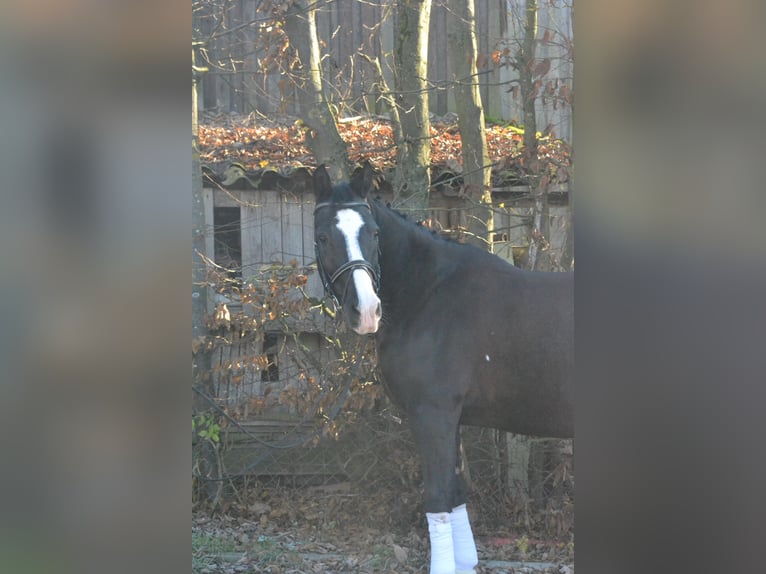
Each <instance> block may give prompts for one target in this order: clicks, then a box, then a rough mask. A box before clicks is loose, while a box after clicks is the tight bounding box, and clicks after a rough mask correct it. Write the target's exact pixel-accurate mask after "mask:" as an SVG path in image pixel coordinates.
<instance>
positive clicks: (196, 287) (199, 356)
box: [191, 51, 221, 504]
mask: <svg viewBox="0 0 766 574" xmlns="http://www.w3.org/2000/svg"><path fill="white" fill-rule="evenodd" d="M192 69H193V80H192V294H191V295H192V308H191V311H192V341H193V342H195V341H196V342H200V341H204V340H205V339H206V338H207V335H208V333H207V327H206V325H205V315H206V314H207V284H206V283H207V266H206V264H205V261H204V260H203V258H202V257H201V254H204V253H205V234H206V233H207V232H208V225H210V224H212V222H207V221H205V202H204V198H203V193H202V167H201V162H200V156H199V133H198V127H199V126H198V121H197V80H198V74H197V68H196V67H195V65H194V51H192ZM192 348H195V345H194V344H193V346H192ZM192 384H193V385H199V386H200V387H202V388H204V389H205V391H206V392H207V393H206V394H208V396H212V393H211V392H210V391H209V387H210V385H211V383H210V353H209V351H208V350H207V348H206V346H205V345H200V346H199V350H198V351H197V352H193V353H192ZM192 396H193V397H194V399H193V401H194V403H193V405H192V408H193V410H195V411H197V412H205V411H209V410H210V405H208V404H207V403H206V402H205V401H204V400H201V399H200V398H199V395H197V394H192ZM208 442H209V441H204V440H199V441H198V443H203V444H204V446H203V447H202V451H201V454H200V457H201V460H200V469H201V471H202V473H203V474H204V475H206V476H208V477H211V478H218V477H219V475H220V472H221V469H220V468H219V467H218V457H217V453H216V452H215V449H214V448H212V445H210V444H208ZM220 484H221V483H220V481H218V482H213V481H210V482H207V483H206V484H205V493H206V495H207V497H208V500H210V501H211V502H213V503H214V504H216V503H217V502H218V498H219V496H220V492H219V485H220Z"/></svg>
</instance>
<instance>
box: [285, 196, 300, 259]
mask: <svg viewBox="0 0 766 574" xmlns="http://www.w3.org/2000/svg"><path fill="white" fill-rule="evenodd" d="M303 231H304V227H303V205H302V201H301V200H300V199H299V198H296V197H290V196H284V197H283V199H282V229H281V232H282V254H283V261H284V262H285V263H289V262H290V261H291V260H293V259H295V260H296V261H297V262H298V265H305V264H306V260H305V255H304V252H303V248H304V239H303Z"/></svg>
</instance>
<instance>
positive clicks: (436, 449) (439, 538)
mask: <svg viewBox="0 0 766 574" xmlns="http://www.w3.org/2000/svg"><path fill="white" fill-rule="evenodd" d="M458 419H459V415H455V414H452V415H451V416H450V415H449V414H447V413H445V411H444V410H440V409H429V408H421V409H418V412H416V413H415V414H414V416H412V417H411V418H410V420H411V422H412V430H413V435H414V438H415V443H416V445H417V447H418V450H419V451H420V460H421V464H422V467H423V482H424V490H425V501H424V502H425V511H426V520H427V522H428V534H429V538H430V542H431V565H430V574H455V573H456V572H457V571H458V566H457V563H456V552H455V550H456V548H455V542H456V541H458V543H459V544H458V546H459V554H460V556H461V560H460V572H461V573H462V572H464V573H466V574H467V573H470V572H473V566H474V565H475V563H474V564H473V565H471V564H470V561H471V559H470V556H468V558H467V559H466V547H467V543H466V539H465V536H466V527H467V533H468V535H469V536H470V538H471V540H470V545H473V536H472V535H471V534H470V525H469V524H468V515H467V513H465V499H464V497H463V495H462V494H460V493H459V491H460V488H459V483H458V480H459V477H458V474H457V472H456V470H457V462H458V452H457V448H456V442H455V441H456V437H457V432H458V422H457V421H458ZM456 534H457V538H455V535H456ZM473 548H474V553H475V547H473ZM468 554H470V551H469V552H468ZM464 566H468V567H467V568H464Z"/></svg>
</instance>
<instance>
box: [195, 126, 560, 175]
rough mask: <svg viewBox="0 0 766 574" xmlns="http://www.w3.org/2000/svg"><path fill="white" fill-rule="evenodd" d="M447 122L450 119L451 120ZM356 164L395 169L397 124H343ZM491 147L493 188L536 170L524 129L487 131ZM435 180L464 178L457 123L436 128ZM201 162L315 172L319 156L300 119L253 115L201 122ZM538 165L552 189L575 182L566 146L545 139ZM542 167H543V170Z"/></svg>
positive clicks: (220, 167)
mask: <svg viewBox="0 0 766 574" xmlns="http://www.w3.org/2000/svg"><path fill="white" fill-rule="evenodd" d="M446 117H447V116H445V118H446ZM338 130H339V132H340V135H341V137H342V138H343V141H345V142H346V144H347V145H348V153H349V158H350V159H351V161H353V162H361V161H362V160H365V159H367V160H369V161H370V162H372V164H373V165H374V166H375V167H376V168H378V169H381V170H389V169H392V168H393V167H394V164H395V161H396V146H395V145H394V135H393V130H392V128H391V124H390V122H389V121H388V120H386V119H385V118H382V117H359V118H351V119H344V120H341V121H340V122H339V123H338ZM486 133H487V146H488V148H489V154H490V159H491V161H492V164H493V176H492V179H493V185H519V184H524V183H525V182H526V179H525V178H526V175H527V174H528V173H529V171H530V169H534V168H535V167H537V166H535V165H532V164H534V159H530V158H528V157H525V154H524V149H523V137H524V136H523V129H520V128H518V127H514V126H510V125H505V126H504V125H491V126H489V127H487V130H486ZM431 136H432V139H431V161H432V178H434V177H436V176H437V174H438V173H442V172H450V173H453V174H459V173H460V171H461V170H462V167H461V155H460V154H461V140H460V134H459V132H458V126H457V123H456V122H455V121H454V119H452V118H449V119H448V120H447V121H441V120H440V119H438V118H437V119H436V120H434V121H433V122H432V125H431ZM199 140H200V152H201V159H202V162H203V164H204V165H205V166H207V167H208V168H210V169H212V170H213V171H216V172H223V171H224V170H225V169H226V167H227V166H229V165H231V164H232V163H237V164H240V165H241V166H243V167H244V168H245V169H248V170H263V169H266V168H269V167H270V168H272V169H277V168H285V167H290V168H296V167H301V166H306V167H314V166H315V165H316V162H315V161H314V156H313V154H312V153H311V151H310V150H309V148H308V147H307V146H306V144H305V137H304V127H303V124H302V123H301V122H300V120H296V119H295V118H281V119H277V120H263V119H260V118H256V117H255V116H254V115H253V114H251V115H249V116H242V115H234V114H219V115H206V116H205V117H203V119H202V120H201V122H200V127H199ZM537 161H538V162H545V170H546V173H547V177H548V178H549V180H550V182H551V183H559V184H560V183H565V182H566V181H567V180H568V179H569V168H570V165H571V162H570V147H569V145H568V144H567V143H566V142H564V141H563V140H559V139H556V138H553V137H551V136H542V137H541V138H540V141H539V146H538V157H537ZM538 165H539V164H538Z"/></svg>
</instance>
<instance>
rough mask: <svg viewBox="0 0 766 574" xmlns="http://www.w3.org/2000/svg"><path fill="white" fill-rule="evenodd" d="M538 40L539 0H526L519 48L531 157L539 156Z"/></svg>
mask: <svg viewBox="0 0 766 574" xmlns="http://www.w3.org/2000/svg"><path fill="white" fill-rule="evenodd" d="M536 42H537V0H526V3H525V18H524V39H523V40H522V42H521V49H520V50H519V57H518V68H519V84H520V88H521V98H522V102H523V113H524V147H525V148H526V150H527V153H529V154H530V157H537V115H536V113H535V99H536V97H537V92H536V89H535V81H534V76H533V68H534V63H535V46H536Z"/></svg>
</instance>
